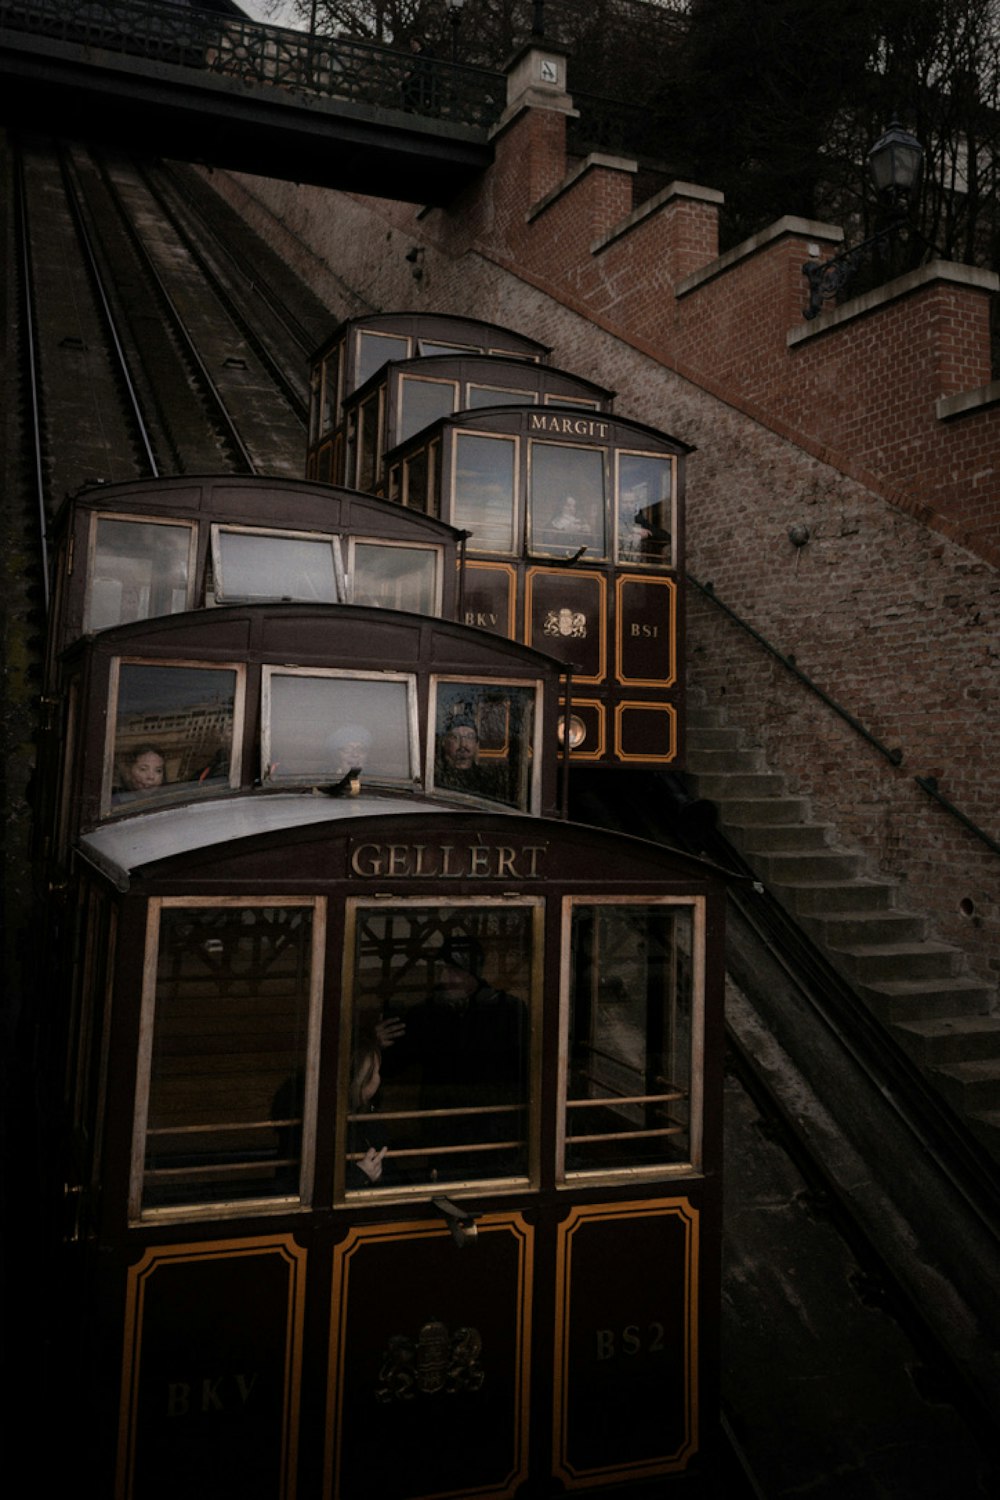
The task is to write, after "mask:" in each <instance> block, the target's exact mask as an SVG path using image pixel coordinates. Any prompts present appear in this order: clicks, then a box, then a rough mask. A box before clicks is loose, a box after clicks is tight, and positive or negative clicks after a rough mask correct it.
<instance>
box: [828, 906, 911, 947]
mask: <svg viewBox="0 0 1000 1500" xmlns="http://www.w3.org/2000/svg"><path fill="white" fill-rule="evenodd" d="M802 925H803V927H805V928H806V929H807V930H808V931H809V932H811V933H812V935H813V936H814V937H815V938H816V939H818V941H819V942H820V943H821V944H824V945H826V946H827V947H831V948H850V947H853V946H854V945H855V944H857V943H860V944H862V945H871V944H873V943H877V944H887V943H922V942H923V941H924V940H925V938H926V936H927V919H926V917H921V916H918V915H917V914H916V913H915V912H908V911H893V910H889V911H839V912H814V913H808V914H807V913H803V914H802Z"/></svg>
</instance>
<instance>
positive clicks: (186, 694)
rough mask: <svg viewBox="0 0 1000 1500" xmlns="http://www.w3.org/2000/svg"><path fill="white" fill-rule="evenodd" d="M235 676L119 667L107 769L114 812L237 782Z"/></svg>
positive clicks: (219, 671) (233, 672)
mask: <svg viewBox="0 0 1000 1500" xmlns="http://www.w3.org/2000/svg"><path fill="white" fill-rule="evenodd" d="M240 675H241V674H240V672H239V671H238V670H237V669H236V668H235V667H205V666H186V665H185V666H181V665H164V664H161V663H159V662H145V661H141V662H140V661H131V662H130V661H122V662H120V663H119V668H118V674H117V676H118V683H117V697H116V702H115V712H114V716H113V718H114V724H113V739H112V746H113V751H112V754H111V755H110V756H109V761H110V764H109V765H108V766H106V768H105V775H106V786H107V787H108V790H109V791H110V802H111V805H112V806H113V807H116V808H118V807H121V808H127V809H128V810H129V811H130V812H137V811H139V810H140V806H141V805H143V804H147V803H150V802H157V801H162V800H164V799H165V798H167V797H172V796H176V795H177V794H178V793H182V794H183V795H185V796H190V795H191V793H192V792H218V791H220V790H222V789H223V788H225V787H228V786H230V785H232V786H238V785H239V740H240V733H241V730H242V697H241V696H238V694H237V684H238V681H239V679H240ZM112 695H113V697H114V696H115V694H114V688H112ZM104 805H105V807H107V805H108V799H107V797H106V798H105V803H104Z"/></svg>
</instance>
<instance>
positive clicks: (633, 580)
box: [615, 573, 677, 688]
mask: <svg viewBox="0 0 1000 1500" xmlns="http://www.w3.org/2000/svg"><path fill="white" fill-rule="evenodd" d="M636 587H639V588H643V589H653V588H658V589H666V590H667V609H666V615H667V618H666V630H667V641H666V648H667V663H666V672H665V674H663V675H661V676H659V677H629V676H627V675H626V672H625V667H624V664H623V658H624V655H625V641H624V640H623V638H622V631H623V629H624V624H625V620H626V618H627V616H628V611H627V609H626V608H625V591H626V589H629V588H631V589H634V588H636ZM634 623H636V624H638V625H639V626H640V627H641V628H642V629H644V630H645V629H647V628H649V629H659V625H658V624H657V625H655V626H654V625H651V624H650V622H649V620H648V618H645V617H644V618H643V619H642V620H641V621H638V622H634ZM615 678H616V680H617V681H618V682H620V683H621V684H622V685H623V686H628V687H633V688H635V687H658V688H668V687H673V685H674V683H675V682H676V681H677V585H676V583H675V582H674V580H673V579H672V578H648V577H645V576H643V575H639V574H632V573H626V574H619V575H618V577H617V578H616V579H615Z"/></svg>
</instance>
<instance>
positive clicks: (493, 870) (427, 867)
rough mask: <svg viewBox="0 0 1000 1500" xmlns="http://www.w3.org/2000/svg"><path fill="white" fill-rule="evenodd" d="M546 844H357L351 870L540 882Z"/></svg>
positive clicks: (366, 873) (369, 873)
mask: <svg viewBox="0 0 1000 1500" xmlns="http://www.w3.org/2000/svg"><path fill="white" fill-rule="evenodd" d="M547 847H548V846H547V845H546V844H523V845H521V847H520V848H516V849H515V848H514V847H513V846H511V845H508V844H356V845H355V846H354V848H353V849H352V850H351V870H352V872H353V873H354V874H355V875H360V876H361V877H362V878H363V879H366V878H367V879H371V878H373V877H376V876H381V877H382V878H385V877H386V876H395V877H397V878H399V879H407V878H420V877H423V878H424V879H439V878H444V879H452V880H461V879H464V878H469V877H472V878H473V879H486V880H489V879H493V880H541V878H542V869H541V864H542V857H543V855H544V854H545V851H546V848H547Z"/></svg>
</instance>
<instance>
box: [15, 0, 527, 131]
mask: <svg viewBox="0 0 1000 1500" xmlns="http://www.w3.org/2000/svg"><path fill="white" fill-rule="evenodd" d="M3 30H8V31H12V32H14V31H16V32H21V33H25V32H27V33H31V34H33V35H36V36H44V37H47V38H51V39H53V40H57V41H60V42H67V43H71V44H74V45H76V46H80V47H85V48H88V49H91V48H96V49H99V50H101V51H105V52H117V53H126V54H128V55H129V56H131V57H141V58H145V59H148V60H150V61H154V62H158V63H168V64H173V65H176V66H178V67H183V68H191V69H198V70H200V71H202V72H210V73H215V74H221V75H222V76H224V77H226V78H232V79H234V80H237V81H239V82H241V83H247V84H260V85H264V86H272V87H276V88H281V89H284V90H286V91H293V92H295V93H298V94H300V95H302V96H306V97H313V98H316V97H321V98H335V99H342V100H347V101H349V102H351V103H355V104H365V105H373V106H375V107H377V108H380V109H395V110H404V111H408V112H410V113H413V114H419V115H423V116H425V117H430V118H435V119H441V120H447V121H449V122H451V123H453V124H458V125H464V126H473V127H478V128H480V129H486V128H488V127H489V126H490V125H492V124H493V123H494V122H495V121H496V120H497V119H499V117H500V114H501V112H502V110H503V107H504V103H505V99H506V81H505V79H504V77H503V75H502V74H500V73H494V72H491V71H490V70H489V69H486V68H472V67H466V66H465V65H464V64H459V63H450V62H443V61H441V60H439V59H438V58H430V57H425V56H419V55H414V54H412V53H408V52H397V51H394V50H393V49H392V48H391V47H382V46H379V45H377V44H376V43H373V42H359V41H354V40H351V39H348V38H332V37H325V36H310V35H308V34H306V33H304V32H301V31H289V30H287V29H286V28H284V27H279V26H261V25H258V24H257V23H256V22H254V21H249V20H241V19H240V18H239V17H231V16H220V15H217V14H215V13H213V12H209V11H202V10H196V9H192V8H190V7H189V6H186V5H179V4H169V3H157V0H0V32H2V31H3Z"/></svg>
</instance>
